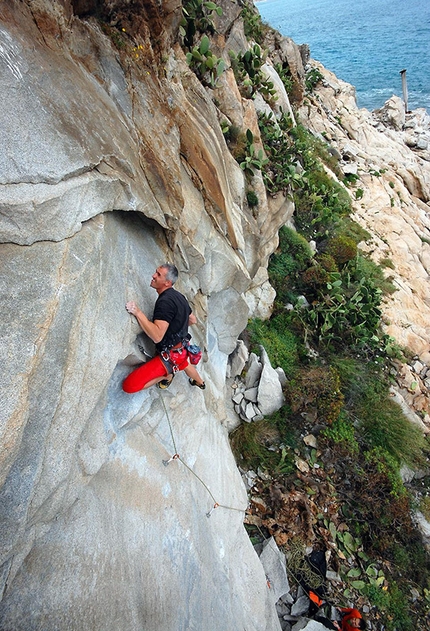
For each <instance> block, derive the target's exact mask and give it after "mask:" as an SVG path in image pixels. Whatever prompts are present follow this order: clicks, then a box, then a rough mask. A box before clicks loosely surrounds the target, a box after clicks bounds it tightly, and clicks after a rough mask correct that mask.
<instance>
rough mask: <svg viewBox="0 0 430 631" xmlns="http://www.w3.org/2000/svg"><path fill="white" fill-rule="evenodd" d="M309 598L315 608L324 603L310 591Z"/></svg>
mask: <svg viewBox="0 0 430 631" xmlns="http://www.w3.org/2000/svg"><path fill="white" fill-rule="evenodd" d="M309 598H310V599H311V600H312V602H313V603H315V604H316V605H317V607H321V605H322V604H323V602H324V601H323V600H321V598H320V597H319V596H318V594H316V593H315V592H313V591H312V590H309Z"/></svg>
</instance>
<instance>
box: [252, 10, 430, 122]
mask: <svg viewBox="0 0 430 631" xmlns="http://www.w3.org/2000/svg"><path fill="white" fill-rule="evenodd" d="M255 6H256V7H257V9H258V10H259V12H260V15H261V17H262V19H263V21H264V22H267V23H268V24H270V26H272V27H273V28H275V29H276V30H277V31H279V32H280V33H281V34H282V35H285V36H288V37H291V39H293V40H294V41H295V43H296V44H308V45H309V47H310V50H311V57H312V59H316V60H318V61H320V62H321V63H322V64H323V65H324V66H325V67H326V68H327V69H328V70H331V71H332V72H334V73H335V75H336V76H337V77H338V78H339V79H343V80H344V81H346V82H348V83H351V84H352V85H354V86H355V88H356V94H357V104H358V106H359V107H365V108H367V109H369V110H373V109H376V108H379V107H381V106H382V105H383V104H384V103H385V101H386V100H387V99H389V98H390V97H391V96H392V95H393V94H395V95H397V96H399V97H401V98H403V89H402V80H401V75H400V71H401V70H406V80H407V87H408V109H410V110H412V109H416V108H418V107H425V108H426V109H427V111H428V112H429V113H430V0H407V1H405V0H262V1H261V2H255Z"/></svg>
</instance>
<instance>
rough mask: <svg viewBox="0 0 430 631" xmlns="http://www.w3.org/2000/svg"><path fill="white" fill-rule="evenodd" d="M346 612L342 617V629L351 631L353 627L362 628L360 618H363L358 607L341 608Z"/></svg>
mask: <svg viewBox="0 0 430 631" xmlns="http://www.w3.org/2000/svg"><path fill="white" fill-rule="evenodd" d="M341 611H342V613H343V614H344V616H343V618H342V631H351V629H360V628H361V627H360V620H361V619H362V618H363V616H362V615H361V613H360V612H359V611H358V609H348V608H341Z"/></svg>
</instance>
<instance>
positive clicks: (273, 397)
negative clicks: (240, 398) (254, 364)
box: [257, 347, 284, 416]
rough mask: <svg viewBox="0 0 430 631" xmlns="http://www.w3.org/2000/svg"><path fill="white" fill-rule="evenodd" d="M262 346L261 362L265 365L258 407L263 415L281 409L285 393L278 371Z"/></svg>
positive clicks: (260, 384) (259, 387)
mask: <svg viewBox="0 0 430 631" xmlns="http://www.w3.org/2000/svg"><path fill="white" fill-rule="evenodd" d="M260 348H261V363H262V366H263V369H262V372H261V377H260V382H259V384H258V396H257V401H258V407H259V408H260V410H261V413H262V414H263V415H265V416H266V415H267V416H268V415H270V414H273V413H274V412H276V411H277V410H279V408H281V407H282V406H283V404H284V395H283V393H282V386H281V383H280V381H279V377H278V373H277V372H276V370H275V369H274V368H272V366H271V364H270V360H269V357H268V355H267V353H266V351H265V350H264V348H263V347H260Z"/></svg>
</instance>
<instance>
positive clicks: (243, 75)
mask: <svg viewBox="0 0 430 631" xmlns="http://www.w3.org/2000/svg"><path fill="white" fill-rule="evenodd" d="M229 55H230V60H231V67H232V68H233V72H234V75H235V77H236V81H237V85H238V86H239V90H240V91H241V93H242V95H243V96H245V97H246V98H251V97H252V96H253V95H254V94H255V93H256V92H259V93H260V94H261V95H262V97H263V98H264V99H265V100H266V101H268V102H269V103H272V102H273V101H275V100H276V90H275V87H274V85H273V82H272V81H270V79H268V78H267V77H266V75H265V74H264V72H263V70H262V66H263V64H264V63H265V61H266V58H267V51H263V49H262V48H261V46H260V45H259V44H254V45H253V46H252V48H250V49H248V50H247V51H246V52H245V53H237V55H236V53H235V52H234V51H232V50H231V51H230V53H229Z"/></svg>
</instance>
